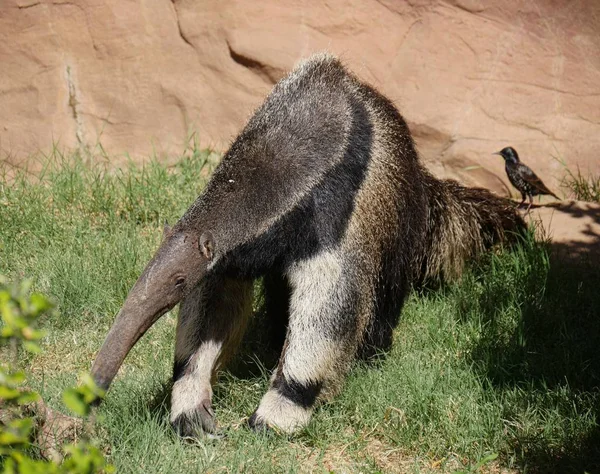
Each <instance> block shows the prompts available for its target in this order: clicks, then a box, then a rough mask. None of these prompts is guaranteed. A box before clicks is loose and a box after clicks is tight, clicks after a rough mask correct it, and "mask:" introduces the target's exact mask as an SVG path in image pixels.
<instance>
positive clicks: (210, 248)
mask: <svg viewBox="0 0 600 474" xmlns="http://www.w3.org/2000/svg"><path fill="white" fill-rule="evenodd" d="M198 247H200V252H202V255H204V257H205V258H206V259H207V260H212V259H213V253H214V249H215V241H214V239H213V236H212V234H211V233H210V232H209V231H205V232H203V233H202V235H201V236H200V241H199V242H198Z"/></svg>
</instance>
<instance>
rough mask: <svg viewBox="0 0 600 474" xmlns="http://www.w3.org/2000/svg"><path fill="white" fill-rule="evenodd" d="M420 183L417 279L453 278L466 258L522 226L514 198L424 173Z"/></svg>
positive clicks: (506, 238)
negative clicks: (423, 202)
mask: <svg viewBox="0 0 600 474" xmlns="http://www.w3.org/2000/svg"><path fill="white" fill-rule="evenodd" d="M425 187H426V194H427V196H428V214H427V237H426V241H425V242H424V244H425V248H424V250H425V252H424V253H423V257H422V259H421V261H420V262H418V266H417V274H418V275H417V281H424V280H430V279H440V280H448V279H453V278H457V277H458V276H460V275H461V274H462V272H463V269H464V266H465V262H466V261H467V260H470V259H472V258H475V257H477V256H478V255H479V254H481V253H482V252H483V251H484V250H486V249H488V248H490V247H491V246H493V245H494V244H496V243H502V242H509V241H512V240H515V239H516V237H517V235H518V234H522V233H523V231H524V230H525V229H526V225H525V222H524V221H523V219H522V218H521V216H520V215H519V213H518V212H517V210H516V207H515V205H514V203H513V202H512V201H510V200H508V199H505V198H501V197H499V196H496V195H494V194H492V193H491V192H490V191H488V190H486V189H482V188H468V187H465V186H461V185H460V184H459V183H457V182H456V181H452V180H439V179H436V178H434V177H433V176H431V175H430V174H428V173H426V177H425Z"/></svg>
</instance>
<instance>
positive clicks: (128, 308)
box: [92, 282, 174, 390]
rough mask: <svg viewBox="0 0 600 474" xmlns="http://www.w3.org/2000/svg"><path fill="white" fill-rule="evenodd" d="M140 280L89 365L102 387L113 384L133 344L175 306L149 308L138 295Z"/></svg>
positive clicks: (96, 380)
mask: <svg viewBox="0 0 600 474" xmlns="http://www.w3.org/2000/svg"><path fill="white" fill-rule="evenodd" d="M139 283H140V282H138V284H136V285H135V286H134V287H133V289H132V290H131V293H130V294H129V296H128V297H127V299H126V301H125V304H124V305H123V308H122V309H121V311H119V314H118V315H117V317H116V319H115V322H114V323H113V325H112V327H111V328H110V331H109V333H108V335H107V336H106V339H105V340H104V344H102V347H101V348H100V352H98V356H97V357H96V360H95V361H94V365H93V366H92V377H93V378H94V381H95V382H96V384H97V385H98V386H99V387H101V388H103V389H105V390H106V389H108V387H109V386H110V384H111V383H112V381H113V379H114V378H115V375H117V372H118V371H119V368H120V367H121V365H122V364H123V361H124V360H125V357H127V354H129V351H130V350H131V349H132V348H133V346H134V345H135V343H136V342H137V341H138V340H139V339H140V338H141V337H142V336H143V335H144V334H145V333H146V331H147V330H148V329H149V328H150V326H152V325H153V324H154V323H155V322H156V321H157V320H158V319H159V318H160V317H161V316H162V315H163V314H165V313H166V312H167V311H169V310H170V309H171V308H172V307H173V306H174V305H169V306H163V307H154V308H153V307H151V305H150V304H149V302H148V301H142V300H141V299H140V298H139V297H138V295H137V292H138V290H137V288H138V287H139Z"/></svg>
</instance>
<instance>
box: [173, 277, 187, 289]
mask: <svg viewBox="0 0 600 474" xmlns="http://www.w3.org/2000/svg"><path fill="white" fill-rule="evenodd" d="M184 283H185V278H183V277H179V278H177V280H175V286H176V287H177V288H181V287H182V286H183V284H184Z"/></svg>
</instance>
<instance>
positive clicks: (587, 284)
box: [465, 246, 600, 473]
mask: <svg viewBox="0 0 600 474" xmlns="http://www.w3.org/2000/svg"><path fill="white" fill-rule="evenodd" d="M552 250H553V253H552V255H557V253H556V249H554V248H553V249H552ZM524 255H526V257H525V258H522V257H521V259H520V262H521V263H519V264H518V265H517V267H518V266H519V265H521V268H516V269H515V268H512V269H511V271H509V272H505V273H503V272H502V269H500V271H497V272H495V271H493V272H492V274H491V276H489V275H488V274H487V273H486V275H484V278H483V279H484V282H483V286H484V290H483V291H482V292H480V294H479V301H478V302H477V303H475V304H476V306H477V309H478V311H479V314H480V317H481V319H482V324H483V327H485V331H484V334H483V336H482V337H481V339H480V340H479V342H478V344H477V345H476V347H475V348H474V350H473V352H472V361H473V366H474V368H475V370H477V371H478V373H479V374H480V375H481V376H482V377H483V380H484V381H485V383H489V385H490V386H491V388H492V390H493V393H494V394H495V395H494V396H496V397H498V399H502V400H504V403H503V406H504V413H503V416H502V418H503V420H506V422H507V426H508V428H507V429H508V431H509V439H510V442H509V443H510V445H511V449H510V450H509V451H512V453H513V454H514V455H515V456H516V461H517V463H518V465H520V467H521V468H522V469H523V470H524V471H526V472H540V473H541V472H561V473H562V472H590V473H592V472H600V425H599V423H598V421H599V420H600V270H599V269H598V267H595V266H594V265H592V264H591V263H590V260H589V259H585V260H583V259H577V258H569V259H564V258H560V259H559V258H555V257H553V258H552V259H551V260H550V261H548V259H547V254H546V251H545V250H544V249H543V248H542V247H541V246H539V247H538V248H537V249H536V248H530V249H528V250H527V251H526V253H525V254H524ZM570 255H571V256H573V255H577V253H575V254H574V253H573V252H571V253H570ZM524 267H525V268H524ZM515 270H517V271H515ZM515 274H516V275H517V277H516V278H517V280H518V281H515V282H511V284H506V282H505V281H504V282H503V281H502V280H505V279H506V278H510V277H511V275H513V276H514V275H515ZM494 280H497V281H494ZM470 295H471V296H472V293H470ZM465 297H467V295H465ZM515 303H516V304H515ZM465 304H467V305H468V304H470V303H468V302H467V301H465ZM511 308H512V311H513V314H510V313H511ZM515 308H516V311H517V313H516V314H515V313H514V311H515ZM511 325H512V326H511ZM541 411H545V413H546V415H545V416H546V417H547V420H546V423H545V425H544V426H542V427H540V426H536V425H535V423H532V424H531V425H528V415H527V414H528V413H537V416H539V413H540V412H541ZM557 413H558V414H560V417H562V421H559V420H558V418H560V417H559V416H557V417H556V420H555V421H554V422H553V421H552V416H553V414H557ZM569 413H577V414H578V415H580V414H581V413H584V415H585V416H584V418H586V419H587V420H588V422H587V424H585V426H583V425H581V424H580V425H579V426H574V425H575V424H576V423H580V421H576V420H575V419H574V418H578V419H579V418H580V417H579V416H578V417H573V419H571V420H569V417H568V414H569ZM569 422H571V424H572V425H573V426H569ZM511 431H512V433H510V432H511ZM569 434H571V436H569Z"/></svg>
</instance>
